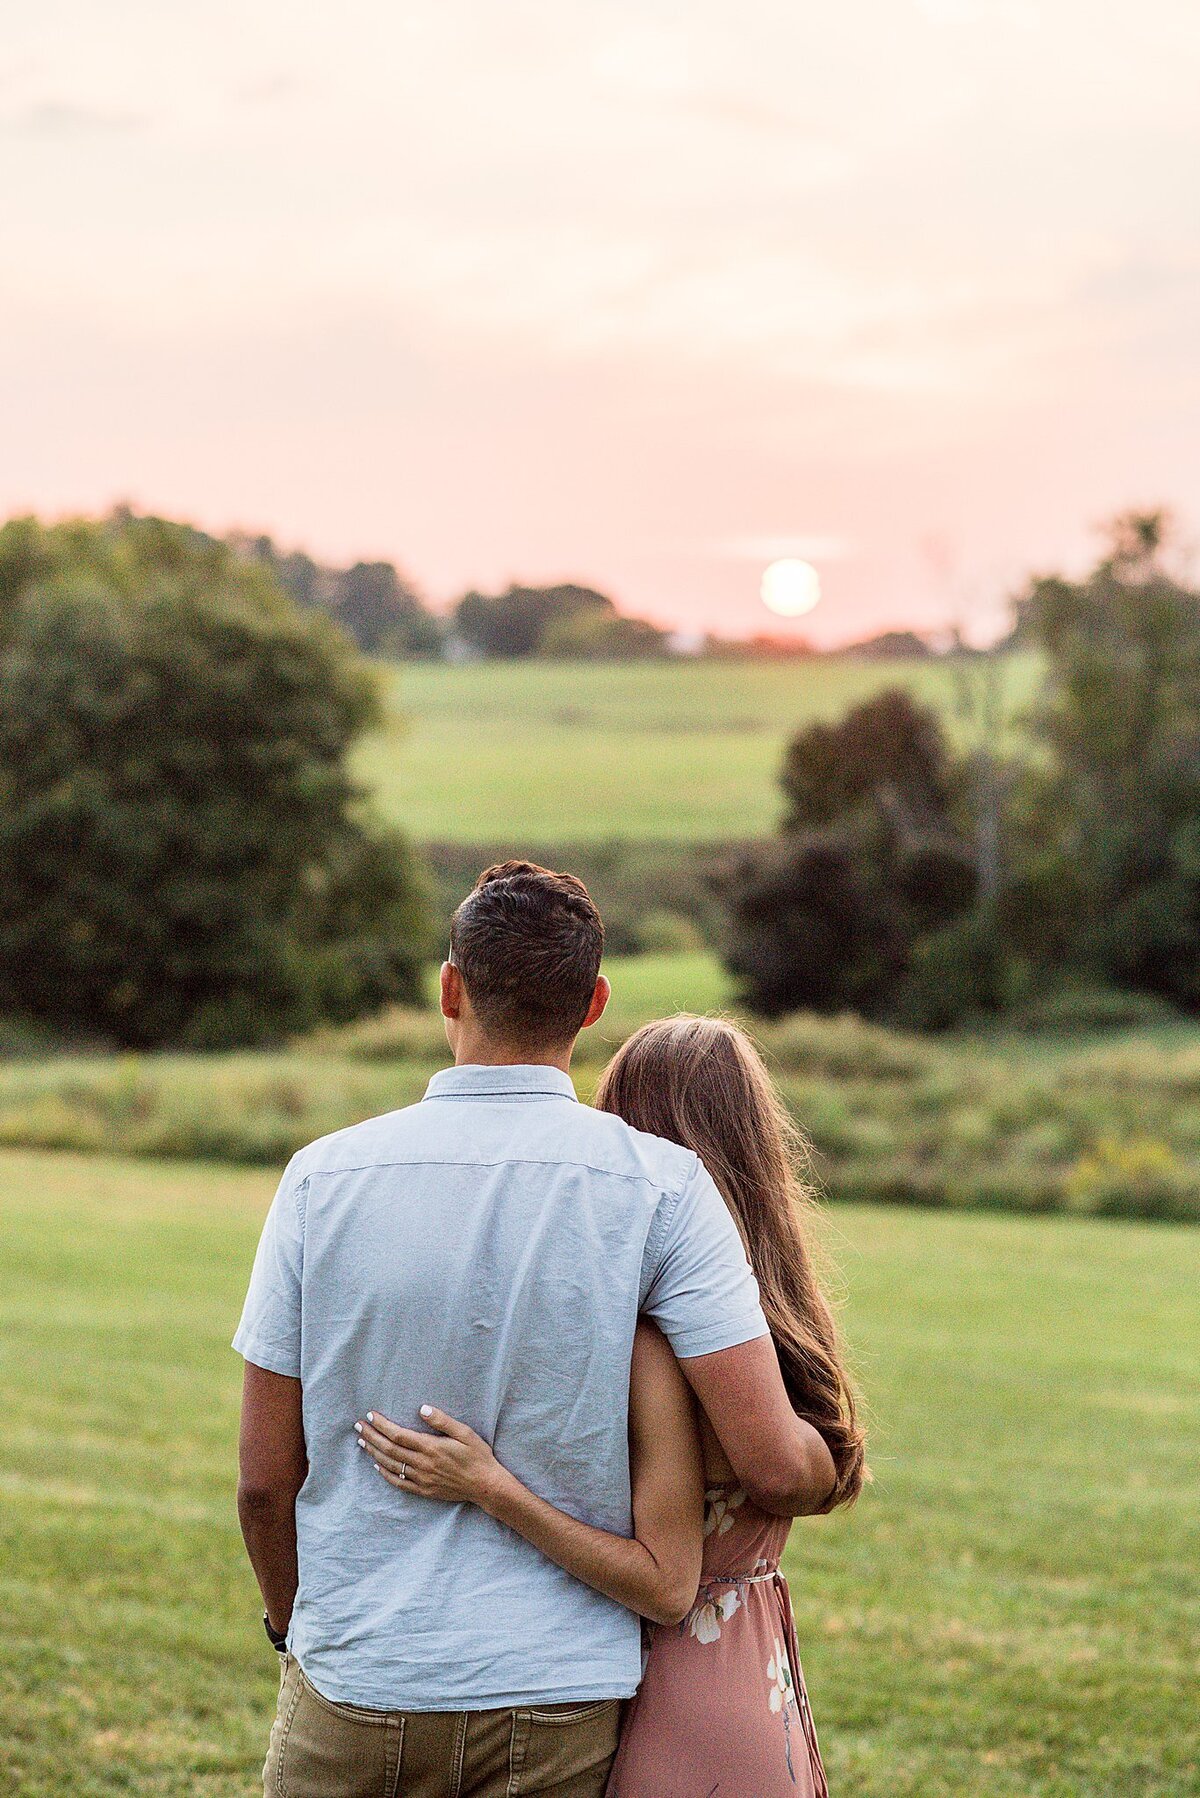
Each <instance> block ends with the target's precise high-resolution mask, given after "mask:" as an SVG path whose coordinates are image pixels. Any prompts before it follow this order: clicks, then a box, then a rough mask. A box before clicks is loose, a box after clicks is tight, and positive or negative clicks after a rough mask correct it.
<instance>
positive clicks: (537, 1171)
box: [234, 1066, 767, 1711]
mask: <svg viewBox="0 0 1200 1798" xmlns="http://www.w3.org/2000/svg"><path fill="white" fill-rule="evenodd" d="M639 1312H642V1313H644V1314H645V1315H647V1316H649V1317H651V1318H652V1319H653V1320H654V1322H655V1323H656V1324H657V1325H658V1326H659V1328H660V1329H661V1330H662V1331H663V1333H664V1334H665V1336H666V1337H667V1339H668V1341H669V1342H670V1344H671V1346H672V1348H673V1349H674V1350H675V1353H676V1354H677V1355H680V1356H690V1355H705V1354H710V1353H712V1352H714V1351H715V1350H718V1349H725V1348H732V1347H733V1346H735V1345H736V1344H737V1343H741V1342H747V1341H749V1340H751V1339H752V1338H754V1337H757V1336H762V1335H765V1334H766V1327H767V1326H766V1323H765V1321H764V1319H763V1314H762V1311H761V1309H760V1307H759V1302H758V1288H757V1286H756V1284H755V1280H754V1276H753V1274H752V1273H751V1271H750V1267H749V1264H748V1262H747V1259H746V1254H745V1250H744V1248H743V1246H742V1242H741V1239H740V1237H739V1235H738V1232H737V1230H736V1228H735V1226H734V1223H733V1220H732V1218H731V1216H730V1214H729V1211H728V1210H727V1209H726V1206H725V1204H724V1202H723V1201H722V1199H721V1196H720V1194H719V1193H718V1191H717V1189H716V1187H715V1186H714V1184H713V1182H712V1180H711V1179H710V1177H709V1175H708V1174H707V1172H706V1171H705V1169H704V1168H703V1167H702V1165H701V1164H700V1162H699V1161H698V1160H697V1158H696V1156H695V1155H694V1154H692V1153H691V1152H690V1151H689V1150H687V1149H683V1148H680V1147H679V1146H678V1145H677V1144H675V1143H670V1142H665V1141H663V1140H662V1139H661V1138H659V1137H656V1136H647V1135H645V1134H643V1133H641V1132H640V1131H637V1130H632V1129H630V1127H629V1126H628V1125H627V1124H626V1123H624V1122H623V1121H622V1120H621V1119H620V1118H617V1117H613V1116H611V1115H610V1114H608V1113H605V1112H599V1111H593V1110H592V1109H591V1108H590V1107H589V1106H586V1105H580V1104H579V1103H578V1101H577V1100H576V1097H575V1091H574V1088H573V1086H572V1084H571V1081H570V1079H569V1077H568V1076H567V1075H566V1074H563V1073H561V1072H559V1071H558V1070H557V1069H554V1068H548V1067H541V1066H532V1067H495V1068H493V1067H459V1068H449V1069H446V1070H445V1071H444V1072H442V1073H439V1074H435V1075H434V1077H433V1079H432V1080H431V1081H430V1083H429V1089H428V1091H427V1093H426V1095H425V1098H424V1099H423V1100H422V1101H421V1102H420V1103H419V1104H417V1105H412V1106H409V1107H408V1108H407V1109H405V1110H403V1111H395V1112H392V1113H390V1114H389V1115H388V1116H386V1117H381V1118H373V1119H371V1120H370V1121H369V1122H367V1123H364V1124H357V1125H355V1126H354V1127H353V1128H352V1129H349V1130H342V1131H339V1132H338V1133H337V1134H336V1135H334V1136H327V1137H324V1138H323V1139H322V1140H321V1141H320V1142H316V1143H313V1144H311V1145H310V1147H308V1148H307V1149H303V1150H301V1151H300V1153H299V1154H298V1155H296V1156H295V1157H294V1158H293V1160H292V1161H291V1163H290V1164H289V1166H288V1168H287V1171H286V1172H285V1174H284V1176H283V1180H282V1182H281V1184H280V1187H279V1191H278V1192H277V1193H276V1195H275V1200H274V1203H273V1204H272V1206H271V1210H270V1213H269V1215H268V1217H267V1221H266V1224H265V1226H264V1229H263V1233H262V1239H261V1241H260V1243H259V1247H258V1254H257V1256H256V1258H255V1262H254V1272H253V1274H252V1276H251V1280H250V1290H249V1293H248V1295H247V1298H246V1305H245V1310H244V1311H243V1314H242V1320H241V1324H240V1326H239V1328H238V1332H237V1335H236V1336H235V1338H234V1347H235V1348H236V1349H237V1350H238V1351H239V1352H240V1353H241V1354H242V1355H244V1356H245V1358H246V1359H247V1360H248V1361H252V1362H254V1363H255V1364H256V1365H257V1366H259V1367H264V1368H268V1369H270V1370H271V1371H273V1372H275V1373H280V1374H288V1375H291V1376H293V1377H295V1378H298V1379H299V1380H300V1381H301V1384H302V1390H303V1405H304V1434H305V1441H306V1444H307V1449H308V1462H309V1470H308V1477H307V1479H306V1480H305V1482H304V1486H303V1488H302V1490H301V1492H300V1495H299V1498H298V1499H297V1502H296V1526H297V1534H298V1539H299V1556H300V1587H299V1592H298V1595H297V1599H296V1607H295V1611H294V1613H293V1616H292V1623H291V1629H290V1632H289V1646H290V1648H291V1650H292V1653H293V1654H295V1655H296V1656H297V1658H298V1659H299V1661H300V1664H301V1666H302V1667H303V1668H304V1671H305V1674H306V1675H307V1677H308V1678H309V1679H310V1680H311V1682H312V1683H313V1685H315V1686H316V1688H317V1689H318V1691H320V1692H322V1693H324V1694H325V1696H326V1697H328V1698H331V1699H334V1700H336V1701H338V1702H341V1703H347V1704H357V1705H365V1706H368V1707H370V1708H371V1709H376V1710H425V1711H447V1710H480V1709H490V1708H493V1707H496V1708H507V1707H509V1706H515V1705H525V1704H533V1703H543V1704H549V1703H560V1702H568V1701H583V1700H587V1699H600V1698H623V1697H628V1696H629V1695H630V1694H631V1693H632V1692H633V1691H634V1690H635V1689H636V1687H637V1684H638V1679H639V1676H640V1670H641V1661H640V1631H639V1625H638V1621H637V1619H636V1618H635V1617H634V1616H633V1615H632V1614H631V1613H630V1612H629V1611H626V1610H625V1609H624V1608H623V1607H622V1606H620V1605H618V1604H615V1603H613V1602H612V1601H611V1600H609V1599H607V1598H602V1597H601V1596H600V1595H599V1593H596V1592H593V1591H591V1590H590V1588H588V1587H587V1586H584V1585H582V1584H581V1583H580V1582H579V1581H578V1580H576V1579H573V1578H572V1577H571V1575H569V1574H567V1573H564V1572H563V1571H562V1569H561V1568H558V1567H556V1566H554V1565H553V1563H552V1562H550V1561H548V1560H546V1559H545V1557H544V1556H543V1555H541V1554H540V1553H539V1552H538V1551H537V1550H536V1549H534V1548H531V1547H530V1546H529V1544H528V1543H527V1542H525V1541H524V1540H523V1539H522V1538H521V1537H519V1536H517V1535H516V1534H515V1533H514V1532H513V1531H511V1530H509V1529H507V1528H505V1527H504V1526H503V1525H502V1524H499V1523H497V1522H496V1521H495V1520H494V1519H493V1518H491V1517H488V1516H487V1515H486V1514H485V1513H484V1512H483V1511H480V1510H478V1509H476V1508H475V1507H474V1506H471V1505H448V1504H442V1503H439V1502H437V1501H433V1500H429V1499H422V1498H418V1497H416V1496H415V1495H412V1494H406V1493H403V1492H398V1491H396V1490H395V1489H394V1488H393V1487H391V1486H389V1485H388V1484H387V1482H386V1481H385V1480H382V1479H381V1478H380V1477H379V1475H378V1474H377V1473H376V1472H375V1469H374V1465H373V1463H372V1461H371V1459H370V1457H369V1456H367V1455H365V1454H362V1453H361V1452H359V1450H358V1448H357V1439H356V1437H355V1435H354V1422H355V1419H356V1418H359V1417H362V1416H363V1414H364V1413H365V1412H366V1411H367V1410H368V1409H369V1408H375V1409H377V1410H380V1411H383V1412H384V1413H385V1414H386V1415H387V1416H389V1417H391V1418H394V1419H395V1420H396V1421H397V1422H398V1423H401V1424H404V1425H406V1426H408V1427H409V1428H413V1429H419V1428H421V1427H422V1426H421V1422H420V1417H419V1414H418V1413H419V1407H420V1406H421V1405H422V1404H432V1405H437V1406H440V1407H441V1408H442V1409H443V1410H445V1411H448V1412H450V1413H451V1414H452V1415H453V1416H455V1417H458V1418H461V1419H462V1420H463V1421H464V1422H465V1423H469V1424H470V1425H471V1426H472V1428H474V1429H476V1430H478V1431H479V1433H480V1435H482V1436H483V1437H485V1438H486V1439H487V1440H488V1441H489V1442H491V1443H492V1444H493V1445H494V1447H495V1451H496V1454H497V1456H498V1458H499V1459H500V1461H501V1462H502V1463H503V1464H504V1465H505V1466H506V1467H508V1468H510V1469H511V1470H512V1472H513V1473H515V1474H516V1475H517V1476H518V1478H520V1479H521V1480H523V1481H524V1482H525V1483H526V1484H527V1485H528V1486H530V1487H531V1488H532V1490H533V1491H534V1492H537V1493H539V1494H540V1495H541V1496H542V1497H543V1498H547V1499H549V1500H550V1502H551V1503H552V1504H554V1505H557V1506H558V1507H559V1508H560V1509H562V1510H564V1511H569V1512H570V1513H571V1514H572V1515H573V1516H575V1517H579V1518H582V1519H584V1520H585V1521H586V1522H588V1523H591V1524H595V1525H597V1526H598V1527H599V1528H601V1529H605V1530H611V1531H615V1532H617V1533H619V1534H621V1535H626V1536H627V1535H630V1534H632V1516H631V1507H630V1488H629V1453H628V1436H627V1429H628V1400H629V1364H630V1355H631V1353H632V1347H633V1336H634V1329H635V1326H636V1322H637V1318H638V1314H639Z"/></svg>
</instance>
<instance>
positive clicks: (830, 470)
mask: <svg viewBox="0 0 1200 1798" xmlns="http://www.w3.org/2000/svg"><path fill="white" fill-rule="evenodd" d="M0 17H2V18H3V22H4V29H3V32H2V33H0V195H2V196H3V197H2V198H0V516H4V515H8V514H10V513H12V512H16V511H27V510H35V511H38V512H41V513H43V514H47V515H58V514H62V513H64V512H73V511H89V512H94V511H98V510H101V509H103V508H106V507H107V506H109V505H110V504H112V503H114V502H115V501H118V500H121V501H129V502H131V503H134V504H136V505H138V506H139V507H144V508H146V509H149V510H155V511H159V512H164V513H169V514H171V515H175V516H182V517H187V518H190V519H193V520H194V521H195V522H197V523H199V524H202V525H205V526H207V527H209V528H216V529H222V530H223V529H227V528H234V527H238V528H250V529H262V530H267V531H269V532H271V533H272V534H273V535H274V536H275V537H276V538H277V539H278V540H280V541H281V542H282V543H283V544H284V545H285V546H287V547H293V546H302V547H305V548H308V549H309V550H310V551H311V552H312V553H314V554H315V555H318V556H320V557H324V558H328V559H331V560H339V561H344V560H351V559H358V558H360V557H361V558H373V557H386V558H388V559H392V560H395V561H396V562H397V563H398V564H399V565H400V566H401V567H402V569H403V570H404V571H405V572H406V573H407V574H408V575H409V577H410V578H411V579H412V580H413V581H414V582H415V584H416V585H417V586H418V587H419V589H420V590H421V591H422V592H423V593H424V594H425V595H426V596H427V598H429V600H430V601H431V602H432V603H435V604H438V605H442V604H446V603H448V602H450V601H451V600H452V599H454V598H455V597H456V596H457V595H458V594H460V593H461V592H462V591H464V590H465V589H466V588H468V587H472V586H475V587H481V588H484V589H486V590H494V589H496V588H498V587H499V586H501V585H504V584H507V582H508V581H509V580H514V579H519V580H525V581H543V580H557V579H576V580H582V581H587V582H588V583H590V584H593V585H598V586H600V587H602V588H603V589H605V590H606V591H608V592H610V593H611V594H612V595H613V596H614V597H615V598H616V599H617V601H618V602H619V603H620V604H621V606H622V607H623V608H624V609H626V610H629V611H633V612H637V613H641V614H644V615H649V616H652V617H654V618H656V619H658V620H660V621H661V622H664V623H667V624H671V625H676V626H681V627H686V628H713V629H717V630H720V631H723V632H726V633H729V634H737V635H741V634H752V633H753V632H755V631H759V630H762V629H770V628H775V627H774V626H773V624H772V621H771V619H770V618H769V616H768V614H767V613H766V612H765V611H764V610H763V607H762V605H761V602H760V599H759V581H760V577H761V573H762V569H763V566H764V564H765V563H767V562H769V561H771V560H773V559H775V558H776V557H779V556H787V555H798V556H801V557H803V558H805V559H808V560H810V561H812V562H813V563H814V564H815V566H816V567H817V568H818V571H819V573H820V576H821V586H822V600H821V604H820V606H819V607H818V609H817V610H816V611H815V612H813V613H812V614H811V615H810V617H809V618H807V619H805V620H803V621H802V623H801V625H800V626H799V627H798V628H800V629H801V630H802V631H803V633H804V634H806V635H808V636H810V637H813V638H815V639H817V640H818V641H821V642H824V643H834V642H839V641H845V640H847V639H850V638H854V637H857V636H862V635H866V634H868V633H870V632H873V631H876V630H880V629H885V628H891V627H904V626H914V627H917V628H920V629H926V630H937V629H943V628H946V627H948V626H951V625H958V626H961V627H962V628H964V629H965V630H967V631H968V633H969V634H972V635H974V636H977V637H981V638H982V637H985V636H987V635H988V634H989V633H993V632H994V631H995V630H996V629H998V628H999V627H1000V624H1001V622H1002V620H1003V617H1004V613H1005V607H1006V604H1007V601H1008V599H1009V597H1010V596H1011V594H1012V593H1013V592H1014V591H1015V590H1016V589H1017V588H1018V587H1019V586H1020V584H1021V583H1022V581H1023V580H1024V579H1025V578H1026V577H1027V575H1028V574H1029V572H1030V571H1031V570H1034V569H1047V568H1056V567H1065V568H1068V569H1075V568H1082V567H1083V566H1084V565H1086V563H1087V561H1088V558H1089V556H1091V555H1093V554H1094V553H1095V548H1096V542H1097V539H1096V535H1095V531H1096V527H1097V526H1098V524H1099V523H1100V522H1101V521H1102V520H1103V519H1104V518H1105V517H1107V516H1109V515H1110V514H1112V513H1113V512H1114V511H1116V510H1117V509H1120V508H1123V507H1127V506H1130V505H1156V504H1159V503H1165V504H1168V505H1170V506H1172V507H1173V508H1174V509H1175V510H1176V511H1177V513H1178V515H1179V518H1180V521H1181V527H1182V530H1183V533H1184V536H1185V537H1190V535H1193V534H1194V535H1200V106H1197V104H1196V94H1197V92H1198V91H1200V7H1197V5H1196V0H843V3H842V4H841V5H838V6H826V7H815V6H800V5H796V4H795V0H736V4H735V3H733V0H726V3H723V4H716V3H715V0H687V4H686V5H684V4H670V5H668V4H665V3H662V0H637V3H636V4H633V3H629V0H503V4H497V3H496V0H402V3H401V4H396V0H386V3H384V0H356V4H354V5H353V6H342V7H337V6H330V5H328V4H324V5H321V6H316V5H312V4H308V3H306V0H287V4H283V0H239V4H237V5H233V4H226V3H223V0H209V3H207V4H204V5H200V6H191V7H171V6H164V5H163V4H162V0H106V4H105V5H104V6H103V7H99V6H96V5H95V4H94V0H40V4H39V5H38V6H37V7H36V8H34V7H17V6H16V5H15V0H4V3H3V5H0Z"/></svg>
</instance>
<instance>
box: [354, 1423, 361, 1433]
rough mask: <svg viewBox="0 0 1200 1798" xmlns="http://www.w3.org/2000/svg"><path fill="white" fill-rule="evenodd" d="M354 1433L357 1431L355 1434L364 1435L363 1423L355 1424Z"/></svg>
mask: <svg viewBox="0 0 1200 1798" xmlns="http://www.w3.org/2000/svg"><path fill="white" fill-rule="evenodd" d="M354 1433H355V1435H356V1436H361V1435H362V1425H361V1423H356V1424H355V1426H354Z"/></svg>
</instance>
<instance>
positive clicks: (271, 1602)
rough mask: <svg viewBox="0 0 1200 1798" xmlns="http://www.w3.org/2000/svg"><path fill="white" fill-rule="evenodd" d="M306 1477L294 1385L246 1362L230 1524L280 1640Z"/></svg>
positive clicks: (292, 1591) (290, 1598)
mask: <svg viewBox="0 0 1200 1798" xmlns="http://www.w3.org/2000/svg"><path fill="white" fill-rule="evenodd" d="M717 1358H718V1357H716V1356H712V1357H710V1359H713V1360H716V1359H717ZM307 1473H308V1457H307V1453H306V1450H305V1444H304V1419H303V1413H302V1409H301V1394H300V1382H299V1380H294V1379H292V1378H291V1377H290V1376H289V1375H287V1374H281V1373H270V1372H268V1370H267V1369H266V1368H265V1367H256V1366H255V1365H254V1363H253V1361H247V1362H246V1372H245V1378H244V1380H243V1383H242V1423H241V1432H240V1435H239V1438H238V1491H237V1508H238V1521H239V1522H240V1524H241V1526H242V1535H243V1537H244V1538H245V1543H246V1552H247V1554H248V1555H249V1556H250V1565H251V1566H252V1567H253V1569H254V1574H255V1578H256V1579H257V1580H258V1585H259V1590H260V1591H261V1593H262V1595H263V1603H264V1604H265V1606H266V1608H267V1616H268V1618H269V1619H270V1622H271V1627H272V1629H275V1630H277V1631H279V1633H280V1634H282V1633H283V1632H284V1631H285V1630H286V1629H287V1627H288V1624H289V1623H290V1622H291V1618H292V1606H293V1604H294V1603H295V1602H296V1586H297V1583H298V1580H299V1573H298V1569H297V1564H296V1494H297V1493H298V1492H299V1490H300V1488H301V1486H302V1485H303V1484H304V1480H305V1476H306V1474H307Z"/></svg>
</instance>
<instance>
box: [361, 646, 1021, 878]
mask: <svg viewBox="0 0 1200 1798" xmlns="http://www.w3.org/2000/svg"><path fill="white" fill-rule="evenodd" d="M380 678H381V681H382V682H383V686H384V693H385V700H386V724H385V728H384V729H383V730H382V731H380V732H377V733H376V734H375V735H374V736H372V737H371V738H369V739H368V740H367V741H366V742H364V744H363V746H362V750H361V752H360V755H359V758H358V762H357V772H358V774H359V776H360V778H361V779H362V780H363V781H364V783H365V784H366V785H367V787H368V788H369V789H370V790H371V791H372V792H373V793H374V794H375V796H376V798H377V801H378V804H379V806H380V808H381V810H382V811H383V812H384V813H385V814H386V815H387V816H388V817H390V818H392V819H394V820H395V821H396V822H397V823H399V824H401V825H402V826H403V827H404V828H405V829H406V830H407V831H409V832H410V833H411V834H412V835H413V837H415V838H416V840H417V841H419V842H447V843H454V842H468V843H491V842H495V841H496V840H497V839H498V837H500V836H503V837H504V839H505V840H506V841H508V842H510V843H511V844H513V845H519V844H520V843H521V842H522V840H524V841H526V842H534V843H544V844H554V843H585V842H590V843H597V842H603V841H605V840H607V839H609V838H621V839H623V840H626V841H629V840H642V841H659V842H669V843H698V842H712V841H726V840H730V839H742V838H745V837H752V836H758V835H763V834H766V833H768V832H770V831H771V830H773V829H774V828H775V825H776V823H777V821H778V815H779V809H780V800H779V794H778V790H777V787H776V778H777V775H778V771H779V764H780V761H781V759H782V753H783V747H784V744H785V743H786V741H787V739H788V738H789V737H790V736H791V734H792V733H793V732H794V731H795V730H796V729H797V728H798V727H799V726H800V725H802V724H807V723H811V722H812V721H814V720H816V719H834V718H838V717H840V716H841V715H842V713H843V712H845V711H846V710H847V709H848V708H849V707H850V706H851V705H854V704H855V703H857V702H859V701H861V700H863V699H865V698H868V697H869V696H870V695H871V694H872V693H875V692H878V691H879V689H880V688H881V687H885V686H895V685H901V686H905V687H908V688H910V689H911V690H912V691H913V692H914V693H916V694H917V695H918V697H920V698H922V699H924V700H925V701H927V702H928V703H929V704H931V705H934V706H936V707H938V708H939V709H940V710H942V711H943V712H945V713H946V714H947V716H948V717H949V718H950V719H951V721H953V717H954V713H955V708H956V704H957V699H958V694H959V687H960V683H961V679H962V670H961V669H956V667H955V665H954V664H953V663H951V662H941V661H937V662H929V661H914V662H885V663H867V662H855V661H851V660H846V659H842V658H822V659H820V660H818V661H812V662H793V663H786V662H750V661H747V662H709V661H701V662H686V661H684V662H633V663H597V664H587V663H583V664H576V663H562V662H486V663H477V664H475V665H473V666H468V667H459V668H455V667H447V666H445V665H442V664H431V665H425V664H421V663H409V664H407V665H406V666H404V667H402V668H398V669H394V670H388V671H384V672H382V673H381V676H380ZM968 678H970V675H969V674H968ZM1035 681H1036V665H1035V663H1034V661H1033V659H1032V658H1031V657H1029V656H1013V657H1011V658H1010V659H1009V661H1008V663H1007V664H1006V694H1005V703H1006V709H1007V710H1008V711H1009V712H1010V714H1012V715H1014V716H1015V715H1017V714H1019V713H1020V712H1021V711H1022V709H1023V708H1024V707H1025V706H1026V705H1027V703H1028V700H1029V698H1030V697H1031V695H1032V692H1033V688H1034V684H1035Z"/></svg>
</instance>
